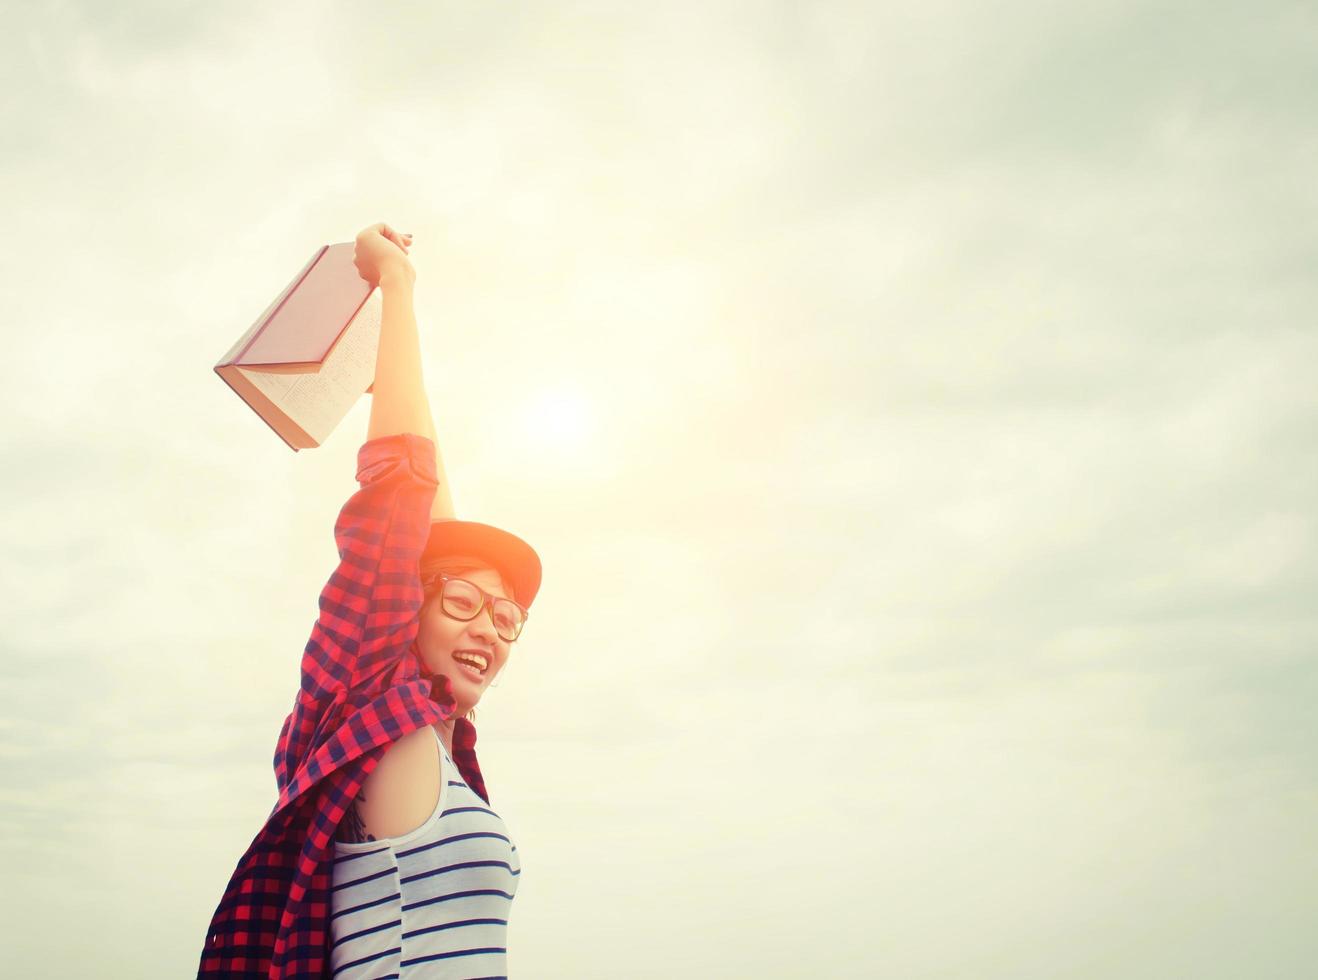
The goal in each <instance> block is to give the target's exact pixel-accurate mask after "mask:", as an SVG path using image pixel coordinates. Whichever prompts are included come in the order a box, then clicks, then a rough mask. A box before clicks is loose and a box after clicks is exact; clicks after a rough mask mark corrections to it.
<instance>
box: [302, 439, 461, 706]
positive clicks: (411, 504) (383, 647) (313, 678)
mask: <svg viewBox="0 0 1318 980" xmlns="http://www.w3.org/2000/svg"><path fill="white" fill-rule="evenodd" d="M357 483H358V485H359V487H360V489H359V490H358V491H357V492H356V493H354V494H353V495H352V497H350V498H349V500H348V502H347V503H346V504H344V506H343V509H342V511H341V512H340V513H339V517H338V520H337V521H335V523H334V540H335V543H336V544H337V546H338V552H339V564H338V567H337V568H335V569H334V573H333V574H332V575H331V576H330V578H329V581H328V582H327V583H326V584H325V587H324V589H322V590H321V593H320V613H319V616H318V617H317V619H316V623H315V625H314V626H313V627H312V631H311V639H310V640H308V641H307V645H306V648H305V650H304V651H303V655H302V691H303V693H304V695H306V696H310V697H312V698H315V699H317V700H319V699H323V698H333V697H334V696H336V695H341V693H342V692H343V691H345V690H349V689H354V688H357V687H359V686H361V685H363V684H366V683H369V680H370V678H372V677H374V676H378V675H379V674H380V673H381V672H382V671H385V670H387V669H388V668H389V667H391V666H393V665H394V664H395V663H396V662H397V660H398V658H399V657H400V656H402V654H403V653H404V652H405V651H406V649H407V647H408V646H409V645H410V644H411V642H412V640H413V639H414V638H415V636H416V633H417V626H418V622H417V620H418V616H419V614H420V611H421V601H422V589H421V579H420V567H419V566H420V560H421V552H422V551H423V550H424V549H425V546H426V540H427V538H428V536H429V534H430V508H431V504H432V503H433V501H434V497H435V490H436V488H437V487H438V486H439V482H438V478H437V476H436V472H435V444H434V443H433V442H431V441H430V440H429V439H427V438H426V437H424V436H418V435H415V434H413V433H410V432H404V433H400V434H398V435H391V436H383V437H381V438H378V439H372V440H369V441H368V442H366V443H365V444H364V445H363V446H362V447H361V448H360V449H359V450H358V451H357Z"/></svg>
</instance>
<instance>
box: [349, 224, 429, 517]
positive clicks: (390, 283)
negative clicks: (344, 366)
mask: <svg viewBox="0 0 1318 980" xmlns="http://www.w3.org/2000/svg"><path fill="white" fill-rule="evenodd" d="M411 244H412V238H411V236H410V235H401V234H399V233H398V232H396V231H394V230H393V229H392V228H391V227H390V226H389V225H387V224H384V223H380V224H374V225H371V226H369V227H367V228H364V229H362V231H361V233H360V234H358V235H357V245H356V250H355V252H354V261H355V263H356V265H357V269H358V271H359V272H360V273H361V276H362V278H364V279H365V280H366V281H367V282H370V283H373V284H375V285H378V286H379V288H380V294H381V299H382V301H383V310H382V313H381V322H380V345H379V349H378V350H377V352H376V356H375V380H374V383H373V387H372V394H371V421H370V425H369V427H368V429H367V436H366V438H367V441H370V440H371V439H378V438H380V437H381V436H391V435H396V434H398V433H400V432H411V433H413V434H415V435H419V436H425V437H426V438H427V439H429V440H430V441H431V442H432V443H434V446H435V472H436V474H437V476H438V477H439V487H438V488H437V489H436V490H435V500H434V503H433V504H432V505H431V509H430V519H431V520H436V519H438V518H441V517H453V516H454V514H453V496H452V494H451V493H450V492H449V485H448V477H447V475H446V474H445V472H444V457H443V455H442V454H441V453H440V451H439V440H438V439H436V438H435V425H434V422H433V420H432V419H431V415H430V400H429V399H428V398H427V397H426V388H425V383H424V381H423V380H422V377H421V343H420V340H419V339H418V337H417V325H416V313H415V312H414V311H413V308H412V293H413V287H414V286H415V283H416V270H415V269H413V268H412V263H411V262H410V261H409V260H408V258H407V250H408V249H409V248H410V246H411Z"/></svg>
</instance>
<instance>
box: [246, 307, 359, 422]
mask: <svg viewBox="0 0 1318 980" xmlns="http://www.w3.org/2000/svg"><path fill="white" fill-rule="evenodd" d="M382 312H383V303H382V299H381V296H380V290H379V289H374V290H372V291H371V294H370V295H369V296H368V297H367V298H366V302H364V303H363V304H362V306H361V309H359V310H358V311H357V315H356V316H354V317H353V318H352V320H351V322H349V324H348V326H347V327H345V328H344V330H343V333H341V334H340V335H339V338H338V340H337V341H336V342H335V343H334V346H333V347H331V348H330V350H329V353H327V354H326V355H325V359H324V360H323V361H322V362H321V364H320V367H319V368H318V369H317V368H316V367H315V366H314V365H313V366H312V367H311V368H310V369H308V368H306V367H300V368H279V369H274V370H271V369H264V370H261V369H254V368H241V369H240V370H241V371H242V373H243V376H244V377H246V378H247V379H248V380H249V381H250V382H251V383H252V385H253V386H254V387H255V388H256V389H257V390H259V391H260V392H261V393H262V394H263V395H265V396H266V397H267V398H269V399H270V401H271V402H273V403H274V404H275V405H276V406H278V408H279V409H280V411H282V412H283V413H284V414H285V415H287V416H288V417H289V418H290V419H291V420H292V421H293V422H295V423H296V424H297V425H299V426H300V427H301V428H302V429H303V430H304V431H306V433H307V434H308V435H310V436H311V437H312V438H313V439H315V440H316V445H318V446H319V445H321V444H322V443H323V442H324V441H325V439H327V438H328V437H329V434H330V433H331V432H333V431H334V428H335V426H337V425H338V424H339V423H340V422H341V421H343V417H344V416H345V415H347V414H348V410H349V409H350V408H352V406H353V405H355V404H356V402H357V399H358V398H360V397H361V396H362V394H363V393H364V392H365V391H366V388H367V386H368V385H370V383H371V381H372V380H373V379H374V377H375V359H376V353H377V351H378V350H379V347H380V320H381V313H382Z"/></svg>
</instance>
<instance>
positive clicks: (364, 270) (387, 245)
mask: <svg viewBox="0 0 1318 980" xmlns="http://www.w3.org/2000/svg"><path fill="white" fill-rule="evenodd" d="M411 247H412V236H411V235H401V234H399V233H398V232H396V231H394V230H393V229H392V228H390V227H389V226H388V225H387V224H385V223H384V222H383V221H381V222H377V223H376V224H373V225H368V226H367V227H365V228H363V229H362V230H361V231H359V232H358V233H357V244H356V247H355V248H354V249H353V252H352V264H353V265H355V266H356V267H357V272H358V273H359V274H360V275H361V277H362V278H363V279H365V280H366V281H367V282H369V283H370V284H371V285H372V286H378V285H380V280H381V279H382V278H383V277H384V275H385V274H386V273H387V272H390V271H392V270H395V269H401V270H402V271H403V272H404V273H405V274H406V275H407V277H408V279H409V280H413V281H415V279H416V270H415V269H413V268H412V263H411V262H410V261H408V258H407V252H408V250H409V249H410V248H411Z"/></svg>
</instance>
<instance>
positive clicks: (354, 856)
mask: <svg viewBox="0 0 1318 980" xmlns="http://www.w3.org/2000/svg"><path fill="white" fill-rule="evenodd" d="M338 843H347V842H346V841H340V842H338ZM387 850H389V848H388V847H377V848H376V849H375V850H373V851H362V852H361V853H360V854H345V855H343V856H342V857H336V858H335V859H334V863H335V864H342V863H343V862H345V861H355V860H356V859H357V858H364V857H370V856H371V855H372V854H383V853H384V852H385V851H387ZM513 850H514V851H515V850H517V848H515V847H514V848H513Z"/></svg>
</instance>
